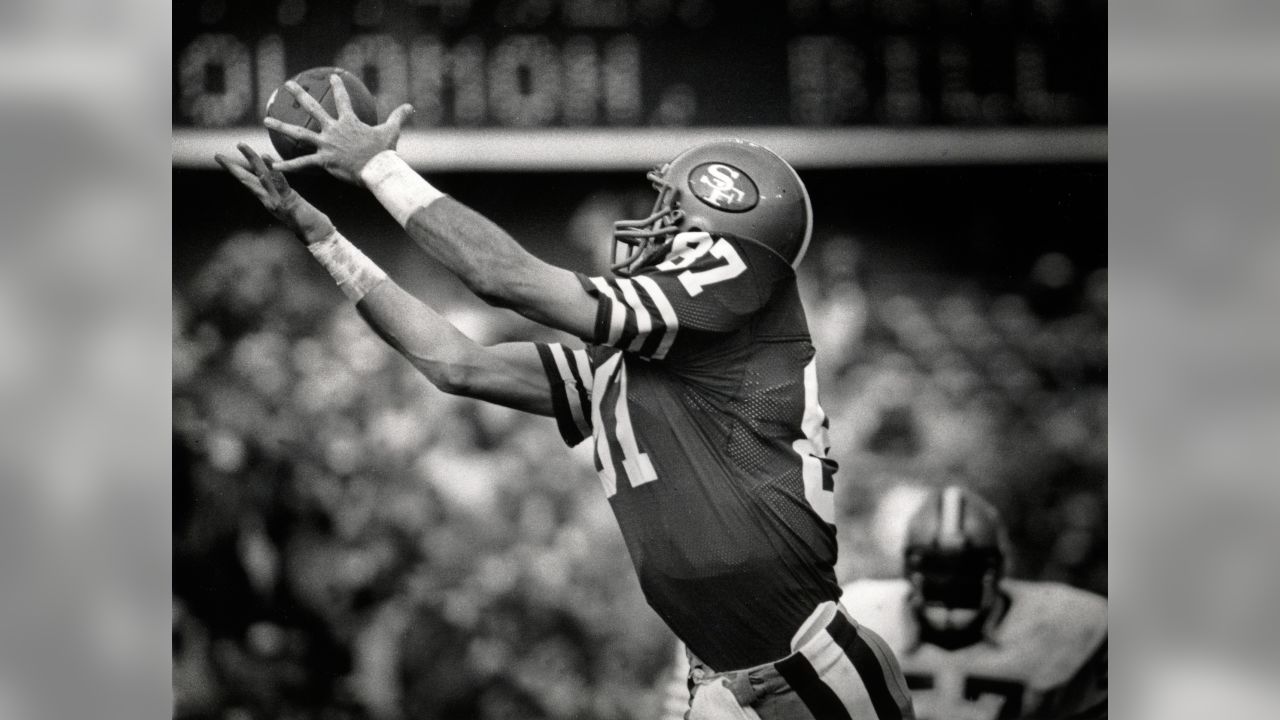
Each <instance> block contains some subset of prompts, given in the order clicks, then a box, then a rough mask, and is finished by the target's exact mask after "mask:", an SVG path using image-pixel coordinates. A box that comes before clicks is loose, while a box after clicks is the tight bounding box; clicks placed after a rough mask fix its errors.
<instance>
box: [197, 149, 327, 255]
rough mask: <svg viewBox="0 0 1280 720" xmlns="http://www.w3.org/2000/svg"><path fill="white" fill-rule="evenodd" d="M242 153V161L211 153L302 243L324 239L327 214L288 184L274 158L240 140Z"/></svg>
mask: <svg viewBox="0 0 1280 720" xmlns="http://www.w3.org/2000/svg"><path fill="white" fill-rule="evenodd" d="M236 147H237V148H238V149H239V150H240V152H241V154H243V155H244V160H243V161H238V160H235V159H233V158H229V157H227V156H226V155H223V154H221V153H218V154H216V155H214V156H213V159H214V160H217V161H218V164H219V165H221V166H222V167H223V168H224V169H225V170H226V171H227V172H229V173H231V174H232V175H234V176H235V178H236V179H237V180H239V181H240V184H242V185H244V186H245V187H247V188H249V192H252V193H253V194H254V197H256V198H258V201H259V202H261V203H262V206H263V207H265V208H266V209H267V211H268V212H270V213H271V214H272V215H275V216H276V218H277V219H279V220H280V222H282V223H284V224H285V225H287V226H288V227H289V229H290V230H292V231H294V232H295V233H297V234H298V237H300V238H302V240H303V242H305V243H307V244H311V243H313V242H319V241H320V240H323V239H325V238H326V237H328V236H329V235H330V233H332V232H333V230H334V227H333V223H332V222H330V221H329V216H327V215H325V214H324V213H322V212H320V211H319V210H318V209H317V208H316V206H315V205H312V204H311V203H309V202H307V201H306V200H305V199H304V198H303V197H302V196H301V195H299V194H298V191H297V190H294V189H293V188H292V187H290V186H289V181H288V180H287V179H286V178H285V176H284V173H282V172H280V168H279V165H278V164H276V162H275V160H274V159H273V158H270V157H268V158H263V157H262V156H260V155H258V153H256V152H254V151H253V148H251V147H249V146H248V145H245V144H244V143H240V144H239V145H237V146H236Z"/></svg>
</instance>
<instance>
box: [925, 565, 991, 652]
mask: <svg viewBox="0 0 1280 720" xmlns="http://www.w3.org/2000/svg"><path fill="white" fill-rule="evenodd" d="M1003 563H1004V559H1003V556H1002V554H1001V553H1000V552H999V551H998V550H995V549H993V548H963V549H954V550H943V549H940V548H936V547H928V548H913V549H910V550H908V551H907V568H906V569H907V578H908V580H909V581H910V583H911V605H912V606H913V608H914V609H915V612H916V614H917V616H918V617H919V618H920V620H921V621H922V622H923V623H924V625H925V626H926V627H927V629H928V632H927V634H928V635H930V636H934V637H935V638H936V637H937V636H939V635H941V636H951V639H952V640H954V641H956V642H957V644H965V643H967V642H970V641H973V640H976V639H977V638H978V637H980V636H981V634H982V627H983V625H985V621H986V620H987V619H988V617H989V616H990V614H991V612H992V610H994V609H995V606H996V604H997V602H998V597H999V582H1000V578H1001V576H1002V575H1003ZM935 641H936V640H935ZM943 642H944V643H945V642H946V641H945V640H944V641H943Z"/></svg>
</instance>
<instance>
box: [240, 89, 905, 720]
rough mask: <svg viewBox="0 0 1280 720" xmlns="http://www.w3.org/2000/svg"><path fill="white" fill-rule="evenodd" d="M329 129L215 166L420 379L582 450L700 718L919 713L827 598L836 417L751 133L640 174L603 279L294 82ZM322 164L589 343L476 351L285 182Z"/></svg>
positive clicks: (488, 295)
mask: <svg viewBox="0 0 1280 720" xmlns="http://www.w3.org/2000/svg"><path fill="white" fill-rule="evenodd" d="M288 87H289V90H290V92H292V93H293V94H294V96H295V97H296V98H297V100H298V101H299V102H300V103H301V104H302V105H303V106H304V107H307V108H308V109H309V111H310V112H311V114H312V115H313V117H314V118H315V119H316V121H317V122H318V123H319V127H320V129H319V130H318V131H312V130H308V129H305V128H302V127H296V126H288V125H281V124H279V123H278V122H274V121H270V122H269V123H268V127H271V128H273V129H275V130H277V131H279V132H282V133H285V134H286V135H289V136H291V137H294V138H295V139H298V140H301V141H303V142H307V143H311V144H313V145H315V146H316V147H317V148H318V150H317V152H316V153H315V154H314V155H308V156H304V157H301V158H296V159H292V160H289V161H287V162H283V163H279V164H278V165H273V164H272V163H271V162H270V161H267V160H264V159H262V158H260V157H258V156H257V155H255V154H254V153H253V152H252V150H249V149H248V148H247V147H244V146H242V147H241V150H242V152H243V153H244V154H245V157H246V160H247V161H248V162H247V164H244V163H239V162H233V161H232V160H230V159H229V158H225V157H221V156H220V157H219V162H221V163H222V164H223V166H224V167H226V168H227V169H228V170H229V171H230V172H231V173H233V174H234V175H235V176H236V177H237V178H238V179H239V180H240V181H241V182H243V183H244V184H245V185H246V186H247V187H248V188H249V189H250V190H251V191H253V192H254V193H255V194H256V195H257V196H258V197H259V198H260V199H261V200H262V201H263V203H264V205H266V206H267V208H268V209H269V210H271V211H272V212H273V213H275V214H276V216H277V217H279V218H280V219H281V220H282V221H284V222H285V223H286V224H289V225H290V226H291V227H293V228H294V229H295V231H297V232H298V234H299V235H300V236H301V237H302V238H303V239H304V240H305V241H306V242H307V243H308V247H309V249H310V250H311V252H312V254H313V255H315V257H317V258H318V259H319V260H320V262H321V263H323V264H324V265H325V267H326V268H328V269H329V271H330V272H331V274H332V275H333V276H334V277H335V279H336V280H337V282H338V284H339V286H340V287H341V288H342V289H343V291H344V292H346V294H347V295H348V296H349V297H350V298H351V299H352V300H354V301H355V302H356V303H357V305H356V306H357V308H358V309H359V311H360V312H361V313H362V315H363V316H364V317H365V318H366V319H367V320H368V322H369V324H370V325H371V326H372V327H373V328H374V329H375V330H376V331H377V332H378V333H379V334H380V335H381V336H382V337H383V338H385V339H386V340H387V341H388V342H389V343H390V344H391V345H392V346H394V347H395V348H396V349H398V350H399V351H400V352H401V353H403V354H404V355H405V357H407V358H408V359H409V360H410V362H412V363H413V364H414V365H415V366H416V367H417V368H418V369H420V370H421V371H422V373H423V374H424V375H426V377H427V378H428V379H430V380H431V381H432V382H433V383H435V384H436V385H438V386H439V387H440V388H442V389H444V390H445V391H447V392H451V393H457V394H462V395H468V396H471V397H475V398H480V399H483V400H488V401H491V402H495V403H499V404H502V405H507V406H510V407H514V408H518V409H521V410H526V411H529V412H533V413H538V414H543V415H551V416H554V417H555V418H556V421H557V423H558V426H559V428H560V431H561V434H562V435H563V436H564V439H565V441H566V442H567V443H569V444H570V445H574V444H577V443H579V442H581V441H583V440H585V439H588V438H590V441H591V443H592V444H593V447H594V458H595V466H596V469H597V471H598V474H599V477H600V480H601V482H602V483H603V485H604V490H605V495H606V497H607V498H608V499H609V503H610V505H611V506H612V508H613V510H614V513H615V515H616V517H617V520H618V524H619V526H620V528H621V530H622V535H623V538H624V540H625V542H626V546H627V549H628V551H629V552H630V555H631V559H632V561H633V563H634V565H635V568H636V572H637V573H638V575H639V578H640V584H641V587H642V589H643V591H644V593H645V596H646V598H647V600H648V601H649V603H650V604H651V605H652V606H653V608H654V609H655V610H656V611H657V613H658V614H659V615H660V616H661V617H662V618H663V619H664V620H666V622H667V623H668V624H669V625H670V627H671V628H672V629H673V630H674V631H675V633H676V634H677V635H678V636H679V637H680V638H682V639H683V640H684V641H685V642H686V643H687V644H688V646H689V647H690V648H692V649H693V651H694V653H696V659H695V660H694V661H693V666H694V667H693V670H692V673H691V677H692V678H693V680H694V683H695V685H696V688H695V691H694V694H693V701H692V710H691V717H693V718H720V717H734V718H740V717H762V718H766V719H769V718H873V717H874V718H881V719H885V718H895V719H896V718H909V717H912V710H911V705H910V700H909V697H908V695H907V692H906V686H905V681H904V680H903V678H902V675H901V672H900V670H899V669H898V667H897V665H896V664H895V662H894V660H893V657H892V654H891V653H890V652H889V650H888V648H887V647H886V646H885V644H884V642H883V641H882V640H880V638H878V637H877V636H876V635H875V634H874V633H871V632H869V631H867V630H866V628H863V627H860V626H858V625H857V624H856V623H855V622H854V621H853V620H852V619H851V618H850V617H849V616H848V615H847V613H845V612H844V611H843V609H842V608H840V606H839V605H838V603H837V599H838V597H839V594H840V589H839V587H838V585H837V583H836V581H835V575H834V570H833V567H834V561H835V557H836V541H835V532H834V530H835V528H834V525H833V524H832V520H833V508H832V488H833V485H832V483H833V473H834V472H835V470H836V467H835V463H834V462H832V461H831V460H829V459H828V458H827V457H826V451H827V447H826V417H825V415H824V414H823V412H822V409H821V407H820V406H819V405H818V389H817V386H816V371H815V367H814V359H813V358H814V349H813V346H812V344H811V343H810V339H809V333H808V330H807V328H806V324H805V316H804V310H803V308H802V307H801V305H800V300H799V296H798V294H797V289H796V281H795V267H796V265H798V264H799V262H800V260H801V258H803V256H804V253H805V249H806V247H807V245H808V243H809V237H810V233H811V230H812V223H813V218H812V210H811V208H810V204H809V197H808V194H807V192H806V190H805V188H804V184H803V183H802V182H801V180H800V177H799V176H798V175H797V174H796V172H795V170H793V169H792V168H791V166H790V165H788V164H787V163H786V162H785V161H783V160H782V159H781V158H780V157H778V156H777V155H775V154H774V153H772V152H770V151H769V150H766V149H765V148H763V147H760V146H758V145H754V144H752V143H748V142H743V141H740V140H729V141H723V142H714V143H708V144H704V145H700V146H697V147H695V148H692V149H690V150H688V151H686V152H684V153H681V154H680V155H678V156H677V157H676V158H675V159H673V160H672V161H671V162H669V163H667V164H666V165H664V166H662V168H660V169H658V170H655V171H653V172H651V173H650V174H649V176H648V177H649V179H650V180H651V181H652V182H653V185H654V187H655V188H656V189H657V191H658V195H657V199H656V201H655V203H654V206H653V212H652V213H651V214H650V215H649V216H648V217H646V218H643V219H640V220H630V221H620V222H618V223H617V224H616V229H615V233H614V251H615V257H614V259H615V264H614V265H613V268H612V271H613V272H612V274H611V275H608V276H599V277H587V276H583V275H578V274H575V273H572V272H570V271H568V270H564V269H561V268H556V267H553V266H550V265H547V264H546V263H543V262H541V261H540V260H538V259H536V258H535V257H533V256H532V255H530V254H529V253H527V252H526V251H524V250H523V249H522V248H521V247H520V246H519V245H518V244H517V243H516V242H515V241H514V240H513V239H512V238H511V237H510V236H509V235H507V233H505V232H504V231H503V230H501V229H500V228H498V227H497V226H496V225H494V224H493V223H491V222H489V221H488V220H487V219H485V218H483V217H482V216H480V215H478V214H477V213H475V212H474V211H472V210H470V209H468V208H466V207H465V206H463V205H462V204H460V203H458V202H457V201H455V200H453V199H452V198H449V197H446V196H445V195H444V194H443V193H441V192H440V191H438V190H436V189H435V188H434V187H432V186H431V185H430V184H428V183H427V182H426V181H425V180H424V179H423V178H421V177H420V176H419V175H417V174H416V173H415V172H413V171H412V170H411V169H410V168H409V167H408V165H406V164H405V163H404V161H403V160H401V159H400V157H399V156H397V155H396V153H395V151H394V148H395V146H396V142H397V139H398V135H399V129H400V123H401V122H402V121H403V120H404V118H405V117H406V115H407V113H408V112H409V109H408V108H407V106H402V107H401V108H399V109H397V110H396V111H395V112H394V113H392V115H391V117H390V119H389V120H388V121H387V122H386V123H384V124H382V125H379V126H376V127H370V126H367V125H365V124H363V123H361V122H360V121H359V120H358V119H356V118H355V117H354V115H353V114H352V113H351V111H350V103H349V101H348V100H347V96H346V92H345V90H344V88H343V87H342V84H341V80H339V79H337V78H334V79H333V92H334V95H335V100H336V105H337V107H338V116H337V117H336V118H333V117H329V116H328V115H327V114H326V113H325V112H324V110H323V109H322V108H321V107H320V106H319V105H318V104H317V103H316V102H315V101H314V100H313V99H312V98H311V97H310V96H309V95H307V93H305V92H303V91H302V90H301V89H300V88H297V87H294V86H288ZM313 165H316V166H322V167H324V168H326V169H327V170H328V171H329V172H330V173H332V174H333V175H335V176H336V177H339V178H342V179H345V180H349V181H352V182H355V183H357V184H362V185H364V186H365V187H367V188H369V189H370V190H372V191H373V193H374V195H375V196H376V197H377V198H378V200H380V201H381V202H382V204H383V205H384V206H385V207H386V209H387V210H388V211H389V212H390V213H391V214H392V215H393V216H394V217H395V218H396V219H397V220H398V221H399V222H400V223H401V224H402V225H403V226H404V227H405V229H406V230H407V231H408V233H409V235H410V236H411V237H412V238H413V239H414V241H416V242H417V244H418V245H419V246H420V247H422V249H424V250H425V251H426V252H427V253H428V254H430V255H431V256H433V257H435V258H436V259H437V260H439V261H440V262H441V263H442V264H444V265H445V266H446V267H448V268H449V269H450V270H451V271H453V272H454V273H456V274H457V275H458V277H459V278H461V280H462V281H463V282H464V283H465V284H466V285H467V286H468V287H469V288H470V289H471V290H472V291H474V292H475V293H476V294H477V295H479V296H480V297H481V298H483V299H485V300H486V301H488V302H489V303H491V304H493V305H496V306H500V307H506V308H511V309H514V310H516V311H517V312H519V313H521V314H523V315H525V316H527V317H529V318H531V319H533V320H536V321H538V322H541V323H543V324H545V325H548V326H550V327H553V328H557V329H560V330H564V331H567V332H569V333H571V334H573V335H576V336H577V337H579V338H582V339H583V340H585V341H586V342H587V343H588V346H587V347H586V348H585V349H571V348H569V347H565V346H563V345H560V344H555V343H552V344H534V343H509V344H502V345H497V346H493V347H481V346H479V345H477V344H476V343H474V342H472V341H471V340H469V339H468V338H466V337H465V336H464V335H462V334H461V333H460V332H458V331H457V330H456V329H454V328H453V327H451V326H450V325H449V324H448V323H447V322H446V321H444V320H443V319H442V318H441V317H440V316H439V315H437V314H436V313H435V312H433V311H432V310H430V309H429V308H428V307H427V306H425V305H423V304H422V303H421V302H419V301H418V300H417V299H415V298H414V297H412V296H410V295H409V294H408V293H406V292H405V291H403V290H402V289H400V288H399V287H398V286H397V285H396V284H395V283H393V282H391V281H390V280H389V279H388V278H387V277H386V274H385V273H383V272H382V271H381V270H380V269H378V268H377V267H376V266H375V265H374V264H373V263H372V262H371V261H369V260H368V258H366V257H365V256H364V255H362V254H361V253H360V252H359V251H358V250H356V249H355V248H354V247H353V246H352V245H351V244H350V243H349V242H348V241H347V240H346V239H344V238H343V237H342V236H341V235H340V234H339V233H338V232H337V231H336V229H335V228H334V227H333V225H332V224H331V223H330V222H329V220H328V218H327V217H325V216H324V215H323V214H322V213H320V212H319V211H318V210H316V209H315V208H314V207H312V206H311V205H310V204H309V203H307V202H306V201H305V200H303V199H302V198H301V197H300V196H299V195H298V194H297V193H296V192H295V191H293V190H292V189H290V188H289V185H288V183H287V181H286V180H285V178H284V176H283V175H282V174H281V172H280V171H281V170H292V169H297V168H302V167H307V166H313Z"/></svg>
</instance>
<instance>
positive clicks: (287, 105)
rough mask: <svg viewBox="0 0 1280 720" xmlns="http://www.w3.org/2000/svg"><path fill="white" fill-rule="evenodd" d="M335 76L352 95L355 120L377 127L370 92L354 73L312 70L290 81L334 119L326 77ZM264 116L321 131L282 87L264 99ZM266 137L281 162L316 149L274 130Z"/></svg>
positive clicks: (374, 107) (336, 70)
mask: <svg viewBox="0 0 1280 720" xmlns="http://www.w3.org/2000/svg"><path fill="white" fill-rule="evenodd" d="M334 73H337V75H338V76H339V77H341V78H342V84H343V86H345V87H346V88H347V94H348V95H350V96H351V109H352V110H354V111H355V114H356V117H358V118H360V120H362V121H363V122H365V123H367V124H369V125H377V124H378V105H377V102H376V101H375V100H374V99H373V93H371V92H369V88H367V87H365V84H364V83H363V82H361V80H360V78H358V77H356V76H355V75H354V74H352V73H350V72H347V71H346V70H343V69H342V68H335V67H315V68H311V69H310V70H303V71H302V72H300V73H298V74H297V75H294V76H293V81H294V82H296V83H298V84H299V85H301V86H302V88H303V89H304V90H306V91H307V92H308V93H309V94H310V95H311V97H313V98H315V99H316V100H318V101H320V105H321V106H322V107H323V108H324V109H325V111H326V112H328V113H329V115H331V116H333V117H337V115H338V108H337V105H336V104H335V103H334V99H333V89H332V87H331V86H330V85H329V76H330V75H332V74H334ZM267 117H273V118H275V119H277V120H279V121H280V122H283V123H288V124H290V125H301V126H302V127H305V128H308V129H310V130H319V129H320V123H318V122H316V120H315V118H313V117H311V114H310V113H308V112H307V111H306V109H305V108H303V107H302V104H301V103H299V102H298V100H297V99H296V98H294V96H293V93H291V92H289V91H288V90H286V89H285V88H284V85H281V86H280V87H278V88H276V89H275V91H274V92H272V93H271V97H270V99H268V100H267ZM267 134H268V135H270V136H271V144H272V145H273V146H275V149H276V152H278V153H280V157H281V158H282V159H284V160H288V159H290V158H295V157H298V156H300V155H307V154H310V153H312V152H314V151H315V146H314V145H312V144H311V143H307V142H301V141H298V140H294V139H293V138H291V137H289V136H287V135H284V134H283V133H280V132H277V131H275V130H270V129H268V130H267Z"/></svg>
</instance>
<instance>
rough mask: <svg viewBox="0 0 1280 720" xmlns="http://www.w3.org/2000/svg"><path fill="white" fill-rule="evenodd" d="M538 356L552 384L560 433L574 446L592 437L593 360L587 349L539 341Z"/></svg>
mask: <svg viewBox="0 0 1280 720" xmlns="http://www.w3.org/2000/svg"><path fill="white" fill-rule="evenodd" d="M537 347H538V357H539V358H541V359H542V369H543V371H544V372H545V373H546V374H547V380H548V381H549V382H550V385H551V406H552V407H553V408H554V409H555V415H556V425H557V427H559V429H560V436H561V437H563V438H564V441H565V443H567V444H568V445H569V446H570V447H572V446H574V445H577V444H578V443H580V442H582V441H583V440H585V439H586V438H588V437H591V379H592V373H591V361H590V358H589V357H588V356H587V351H586V350H570V349H569V348H566V347H565V346H563V345H561V344H560V343H538V345H537Z"/></svg>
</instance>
